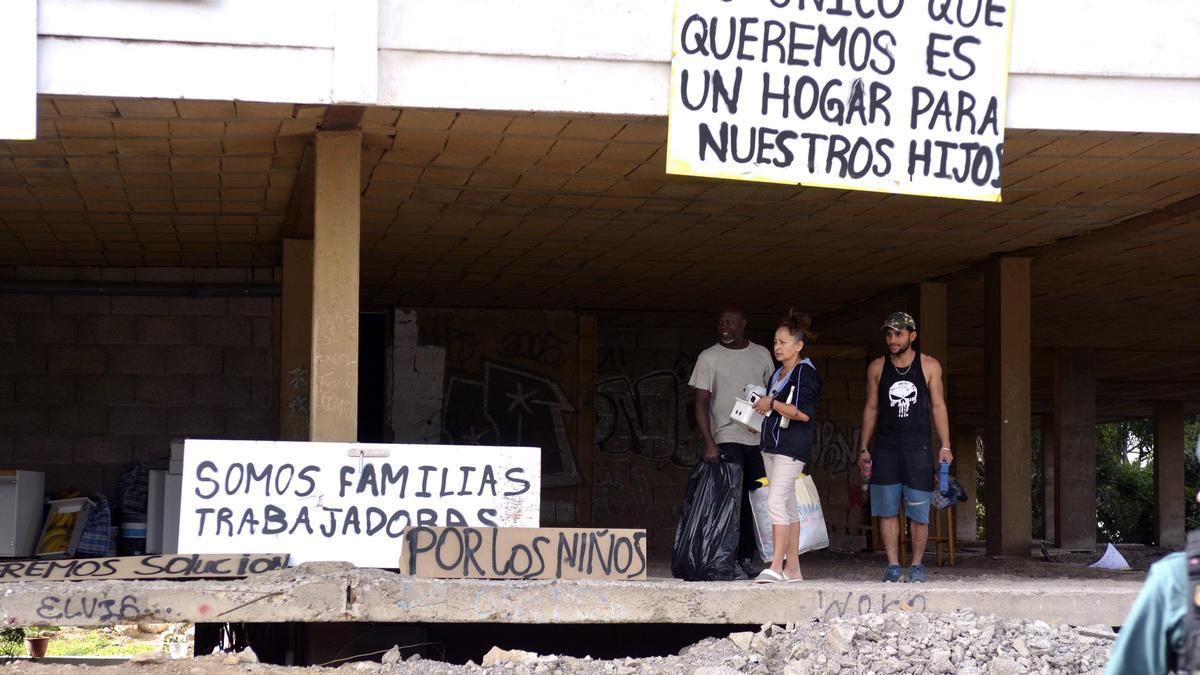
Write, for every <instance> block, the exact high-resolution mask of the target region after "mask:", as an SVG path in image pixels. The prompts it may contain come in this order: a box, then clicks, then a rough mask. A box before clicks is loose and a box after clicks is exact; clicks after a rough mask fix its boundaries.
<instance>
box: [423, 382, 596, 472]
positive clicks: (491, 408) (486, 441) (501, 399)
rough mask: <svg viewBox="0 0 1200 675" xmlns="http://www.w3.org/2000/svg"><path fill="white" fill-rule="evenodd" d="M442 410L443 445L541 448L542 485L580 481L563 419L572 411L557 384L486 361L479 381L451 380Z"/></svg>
mask: <svg viewBox="0 0 1200 675" xmlns="http://www.w3.org/2000/svg"><path fill="white" fill-rule="evenodd" d="M442 410H443V412H442V435H443V437H444V438H445V439H446V440H447V441H448V442H450V443H456V444H460V445H512V446H526V447H535V448H541V449H542V483H543V485H545V486H546V487H555V486H559V485H574V484H575V483H578V482H579V471H578V469H577V467H576V465H575V452H574V449H573V447H572V444H571V436H570V434H569V433H568V431H567V424H566V420H565V418H564V414H565V413H574V412H575V407H574V406H573V405H571V400H570V399H569V398H568V397H567V395H566V392H564V391H563V388H562V386H560V385H559V384H558V382H555V381H554V380H552V379H550V378H548V377H546V376H544V375H541V374H539V373H534V372H529V371H525V370H521V369H519V368H514V367H512V366H508V365H504V364H500V363H494V362H491V361H485V362H484V364H483V378H482V379H473V378H470V377H464V376H452V377H451V378H450V380H449V382H448V384H447V386H446V398H445V403H444V405H443V409H442Z"/></svg>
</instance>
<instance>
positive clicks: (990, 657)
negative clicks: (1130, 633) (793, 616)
mask: <svg viewBox="0 0 1200 675" xmlns="http://www.w3.org/2000/svg"><path fill="white" fill-rule="evenodd" d="M1114 639H1115V635H1114V634H1113V632H1112V629H1111V628H1109V627H1108V626H1084V627H1074V626H1054V625H1050V624H1047V623H1044V622H1042V621H1016V620H1007V619H1000V618H997V617H995V616H977V615H976V614H975V613H973V612H972V611H970V610H966V609H963V610H959V611H958V612H955V613H953V614H923V613H919V612H910V611H896V612H888V613H883V614H867V615H863V616H855V617H847V618H834V619H829V620H825V621H812V622H806V623H802V624H798V625H797V624H788V625H787V626H775V625H765V626H763V627H762V628H761V629H759V630H758V631H755V632H737V633H732V634H730V635H729V636H728V637H725V638H709V639H706V640H702V641H700V642H698V643H696V644H693V645H691V646H689V647H686V648H684V649H683V650H681V651H680V653H679V654H676V655H672V656H665V657H647V658H626V659H619V660H613V661H602V660H595V659H592V658H591V657H583V658H576V657H568V656H558V655H542V654H535V653H533V652H528V651H522V650H518V649H504V648H501V647H499V646H497V647H495V648H493V649H492V650H491V651H490V652H488V654H486V655H485V656H484V657H483V659H481V663H478V664H476V663H468V664H466V665H451V664H447V663H441V662H439V661H434V660H430V659H422V658H421V657H420V656H418V655H406V654H401V652H400V650H399V649H393V650H391V651H389V652H387V653H385V654H383V655H382V663H381V662H379V661H355V662H350V663H345V664H342V665H341V666H340V667H339V668H337V669H336V670H337V671H339V672H364V673H413V674H414V675H460V674H463V673H469V674H471V675H478V674H481V673H488V674H490V675H574V674H576V673H606V674H610V675H650V674H651V673H679V674H680V675H732V674H734V673H752V674H755V675H768V674H774V673H784V674H785V675H818V674H820V675H824V674H841V675H850V674H854V675H858V674H860V673H878V674H885V673H918V674H919V673H931V674H932V673H958V674H963V675H971V674H977V675H992V674H994V675H1019V674H1025V673H1056V674H1057V673H1095V674H1097V675H1099V674H1100V673H1101V672H1102V671H1103V669H1104V664H1105V663H1106V661H1107V659H1108V653H1109V650H1110V649H1111V648H1112V644H1113V640H1114ZM374 656H375V658H381V657H380V656H379V655H374ZM406 657H407V658H406ZM254 661H255V659H253V658H241V659H238V658H237V657H231V656H228V655H211V656H205V657H201V658H198V659H189V660H183V661H174V662H165V663H164V662H162V661H159V662H157V663H147V664H146V665H143V666H141V667H139V668H137V669H136V670H133V671H132V672H135V673H146V674H147V675H149V674H150V673H157V672H162V673H189V674H195V675H201V674H205V673H217V672H230V671H231V670H232V671H237V672H246V671H252V672H258V673H275V672H279V673H288V674H289V675H291V674H294V673H298V672H313V673H319V672H324V673H328V672H331V671H330V669H328V668H286V667H280V666H270V665H265V664H258V663H255V662H254ZM11 667H12V666H9V668H11ZM43 667H46V666H43ZM25 668H29V664H25ZM36 669H37V667H36V666H35V667H34V668H33V670H36ZM71 670H73V668H70V667H65V668H64V667H63V666H58V667H57V669H56V672H69V671H71ZM6 671H7V668H5V667H0V674H2V673H4V672H6Z"/></svg>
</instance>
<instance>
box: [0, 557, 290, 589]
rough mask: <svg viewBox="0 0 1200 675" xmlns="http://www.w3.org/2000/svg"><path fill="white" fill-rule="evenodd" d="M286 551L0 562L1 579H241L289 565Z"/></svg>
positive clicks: (0, 580)
mask: <svg viewBox="0 0 1200 675" xmlns="http://www.w3.org/2000/svg"><path fill="white" fill-rule="evenodd" d="M287 564H288V557H287V555H286V554H279V553H273V554H267V555H248V554H238V555H146V556H130V557H123V558H77V559H73V560H17V561H12V562H0V582H2V581H43V580H49V581H96V580H101V579H238V578H241V577H248V576H253V575H255V574H262V573H264V572H270V571H272V570H277V569H281V568H283V567H287Z"/></svg>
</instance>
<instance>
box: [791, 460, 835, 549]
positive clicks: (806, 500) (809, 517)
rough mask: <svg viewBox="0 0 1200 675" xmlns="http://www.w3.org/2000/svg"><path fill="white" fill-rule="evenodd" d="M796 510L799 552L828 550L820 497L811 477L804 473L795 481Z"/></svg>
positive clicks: (827, 536)
mask: <svg viewBox="0 0 1200 675" xmlns="http://www.w3.org/2000/svg"><path fill="white" fill-rule="evenodd" d="M796 510H797V511H799V512H800V552H801V553H808V552H809V551H815V550H817V549H820V548H829V530H828V529H827V528H826V527H825V514H824V513H823V512H822V511H821V495H820V493H818V492H817V484H816V483H814V482H813V479H812V476H810V475H808V474H806V473H802V474H800V477H799V478H797V479H796Z"/></svg>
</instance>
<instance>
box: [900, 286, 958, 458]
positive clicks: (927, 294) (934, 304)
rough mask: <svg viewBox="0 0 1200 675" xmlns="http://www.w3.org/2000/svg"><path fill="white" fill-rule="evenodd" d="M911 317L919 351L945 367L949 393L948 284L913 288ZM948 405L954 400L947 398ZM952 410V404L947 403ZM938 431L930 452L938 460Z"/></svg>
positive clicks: (934, 430)
mask: <svg viewBox="0 0 1200 675" xmlns="http://www.w3.org/2000/svg"><path fill="white" fill-rule="evenodd" d="M908 306H909V313H910V314H912V315H913V318H914V319H916V322H917V349H918V350H920V351H921V352H922V353H925V354H928V355H929V356H932V357H933V358H935V359H937V360H938V362H939V363H941V364H942V391H943V392H946V376H947V374H948V370H949V366H948V363H949V360H950V325H949V307H948V303H947V300H946V284H939V283H921V284H917V285H916V286H913V287H912V291H911V298H910V300H909V303H908ZM946 400H947V402H949V401H950V400H951V399H949V398H948V397H947V399H946ZM946 407H947V408H949V403H947V406H946ZM941 442H942V441H941V439H939V438H938V437H937V429H933V438H932V440H931V441H930V448H932V450H933V454H934V457H935V458H936V457H937V452H938V450H939V449H941V447H942V446H941V445H940V443H941Z"/></svg>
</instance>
